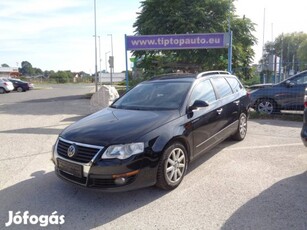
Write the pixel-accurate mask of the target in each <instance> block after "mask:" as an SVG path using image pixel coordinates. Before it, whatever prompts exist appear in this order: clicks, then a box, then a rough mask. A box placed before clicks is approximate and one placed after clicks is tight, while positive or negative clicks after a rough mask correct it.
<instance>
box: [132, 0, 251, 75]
mask: <svg viewBox="0 0 307 230" xmlns="http://www.w3.org/2000/svg"><path fill="white" fill-rule="evenodd" d="M141 7H142V10H141V12H140V13H139V16H138V17H137V20H136V22H135V23H134V27H135V32H136V34H137V35H152V34H187V33H217V32H227V31H228V18H229V17H230V18H231V29H232V31H233V68H238V67H242V66H248V65H249V64H250V63H251V62H252V59H253V56H254V51H253V50H252V48H251V47H252V46H253V45H254V44H255V43H256V38H255V37H254V36H253V35H252V32H253V31H254V30H255V28H254V23H252V22H251V21H250V20H249V19H247V18H243V19H242V18H238V17H237V16H235V14H234V11H235V8H234V5H233V2H232V1H231V4H230V5H229V0H215V1H213V0H206V1H199V0H176V1H174V0H163V1H162V0H145V1H142V2H141ZM227 53H228V51H227V49H195V50H174V51H135V52H134V55H135V56H136V57H137V58H143V60H142V62H141V63H140V64H139V65H138V68H143V69H144V70H145V73H146V74H147V75H151V76H152V74H158V73H166V72H170V71H171V72H174V71H176V70H178V69H179V70H183V71H189V72H191V71H194V72H199V71H202V70H212V69H221V70H225V69H227V63H228V60H227V59H228V55H227ZM238 69H239V68H238ZM236 74H238V75H241V76H242V77H246V75H245V74H244V73H242V72H241V71H240V70H239V71H238V72H237V73H236Z"/></svg>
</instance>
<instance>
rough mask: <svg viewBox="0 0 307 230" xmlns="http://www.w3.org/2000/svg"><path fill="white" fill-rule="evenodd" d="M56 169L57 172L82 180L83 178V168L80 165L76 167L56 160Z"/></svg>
mask: <svg viewBox="0 0 307 230" xmlns="http://www.w3.org/2000/svg"><path fill="white" fill-rule="evenodd" d="M58 168H59V170H61V171H63V172H65V173H68V174H70V175H73V176H76V177H79V178H82V176H83V168H82V165H77V164H74V163H70V162H67V161H63V160H61V159H58Z"/></svg>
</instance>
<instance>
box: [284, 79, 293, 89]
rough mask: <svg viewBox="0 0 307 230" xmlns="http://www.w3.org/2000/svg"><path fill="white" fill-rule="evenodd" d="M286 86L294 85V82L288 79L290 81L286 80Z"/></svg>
mask: <svg viewBox="0 0 307 230" xmlns="http://www.w3.org/2000/svg"><path fill="white" fill-rule="evenodd" d="M286 86H287V87H289V88H290V87H292V86H294V83H293V82H291V81H289V80H288V81H286Z"/></svg>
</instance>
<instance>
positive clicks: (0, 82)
mask: <svg viewBox="0 0 307 230" xmlns="http://www.w3.org/2000/svg"><path fill="white" fill-rule="evenodd" d="M13 89H14V86H13V84H12V82H10V81H8V80H6V79H2V78H0V94H2V93H9V92H11V91H12V90H13Z"/></svg>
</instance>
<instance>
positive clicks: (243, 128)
mask: <svg viewBox="0 0 307 230" xmlns="http://www.w3.org/2000/svg"><path fill="white" fill-rule="evenodd" d="M246 133H247V116H246V114H245V113H241V115H240V118H239V124H238V129H237V131H236V133H235V134H234V135H233V136H232V138H233V139H234V140H236V141H242V140H244V138H245V136H246Z"/></svg>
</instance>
